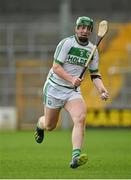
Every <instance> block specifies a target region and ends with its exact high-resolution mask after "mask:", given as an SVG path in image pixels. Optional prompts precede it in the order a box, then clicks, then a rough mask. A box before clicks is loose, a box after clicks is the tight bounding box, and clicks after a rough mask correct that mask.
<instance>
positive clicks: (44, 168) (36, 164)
mask: <svg viewBox="0 0 131 180" xmlns="http://www.w3.org/2000/svg"><path fill="white" fill-rule="evenodd" d="M82 152H84V153H87V154H88V158H89V162H88V164H86V165H84V166H82V167H79V168H77V169H71V168H69V162H70V160H71V131H56V130H55V131H53V132H46V136H45V141H44V142H43V143H42V144H36V143H35V141H34V132H32V131H28V132H27V131H20V132H0V178H3V179H6V178H7V179H9V178H12V179H20V178H21V179H25V178H26V179H30V178H32V179H45V178H46V179H48V178H49V179H68V178H69V179H88V178H89V179H92V178H94V179H96V178H99V179H106V178H112V179H115V178H118V179H121V178H124V179H125V178H131V129H121V130H120V129H87V130H86V133H85V140H84V146H83V149H82Z"/></svg>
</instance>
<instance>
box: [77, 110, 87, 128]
mask: <svg viewBox="0 0 131 180" xmlns="http://www.w3.org/2000/svg"><path fill="white" fill-rule="evenodd" d="M85 117H86V114H85V113H82V114H80V115H79V116H77V117H75V119H76V120H75V124H77V125H80V126H83V125H84V123H85Z"/></svg>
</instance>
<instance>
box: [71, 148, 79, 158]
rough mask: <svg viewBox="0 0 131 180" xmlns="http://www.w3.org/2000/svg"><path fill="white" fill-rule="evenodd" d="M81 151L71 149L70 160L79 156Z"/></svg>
mask: <svg viewBox="0 0 131 180" xmlns="http://www.w3.org/2000/svg"><path fill="white" fill-rule="evenodd" d="M80 153H81V150H80V149H73V151H72V159H73V158H74V157H77V156H80Z"/></svg>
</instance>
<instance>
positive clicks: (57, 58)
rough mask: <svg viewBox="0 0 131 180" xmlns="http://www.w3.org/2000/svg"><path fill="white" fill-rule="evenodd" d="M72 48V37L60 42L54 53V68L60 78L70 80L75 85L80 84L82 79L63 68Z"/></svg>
mask: <svg viewBox="0 0 131 180" xmlns="http://www.w3.org/2000/svg"><path fill="white" fill-rule="evenodd" d="M70 48H71V41H70V39H64V40H62V41H61V42H60V43H59V44H58V46H57V48H56V51H55V54H54V63H53V67H52V69H53V72H54V73H55V74H57V75H58V76H59V77H60V78H62V79H64V80H66V81H68V82H70V83H71V84H72V85H73V86H80V84H81V79H80V78H79V77H74V76H71V75H70V74H69V73H67V72H66V71H65V70H64V68H63V64H64V62H65V60H66V58H67V55H68V52H69V50H70Z"/></svg>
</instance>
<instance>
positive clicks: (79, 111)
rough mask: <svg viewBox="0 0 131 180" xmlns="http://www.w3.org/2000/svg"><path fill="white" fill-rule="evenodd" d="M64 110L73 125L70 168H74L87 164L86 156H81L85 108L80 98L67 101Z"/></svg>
mask: <svg viewBox="0 0 131 180" xmlns="http://www.w3.org/2000/svg"><path fill="white" fill-rule="evenodd" d="M65 109H66V110H67V111H68V112H69V114H70V115H71V118H72V120H73V124H74V125H73V130H72V146H73V151H72V162H71V167H72V168H76V167H78V166H80V165H83V164H85V163H86V162H87V155H86V154H81V147H82V144H83V139H84V131H85V116H86V106H85V103H84V100H83V99H82V98H80V99H74V100H71V101H68V102H67V103H66V105H65Z"/></svg>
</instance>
